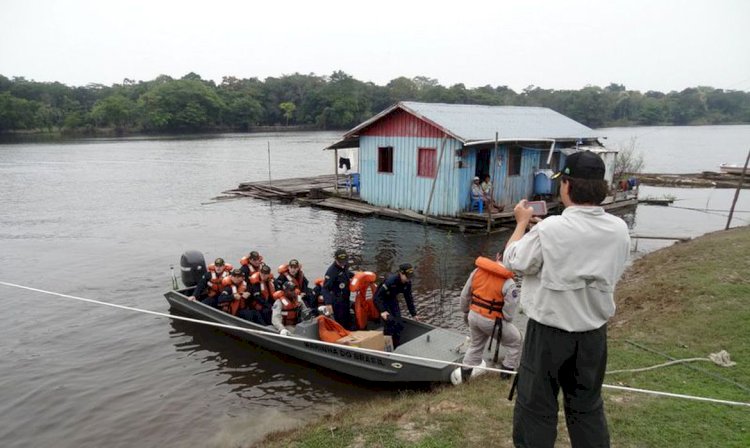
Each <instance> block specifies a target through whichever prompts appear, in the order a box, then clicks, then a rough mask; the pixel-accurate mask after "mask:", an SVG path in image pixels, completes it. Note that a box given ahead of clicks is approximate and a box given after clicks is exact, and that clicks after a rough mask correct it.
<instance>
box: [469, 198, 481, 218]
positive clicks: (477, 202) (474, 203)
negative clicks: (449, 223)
mask: <svg viewBox="0 0 750 448" xmlns="http://www.w3.org/2000/svg"><path fill="white" fill-rule="evenodd" d="M475 208H477V209H479V214H480V215H481V214H482V213H483V212H484V201H483V200H482V198H475V197H472V198H471V208H469V211H470V212H471V211H474V209H475Z"/></svg>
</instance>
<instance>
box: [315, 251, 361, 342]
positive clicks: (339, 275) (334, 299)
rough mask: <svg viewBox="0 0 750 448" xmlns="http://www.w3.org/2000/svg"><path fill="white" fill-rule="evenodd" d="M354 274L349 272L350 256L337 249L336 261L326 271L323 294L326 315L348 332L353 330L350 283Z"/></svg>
mask: <svg viewBox="0 0 750 448" xmlns="http://www.w3.org/2000/svg"><path fill="white" fill-rule="evenodd" d="M353 276H354V274H353V273H352V271H350V270H349V255H348V254H347V253H346V251H345V250H344V249H337V250H336V252H335V253H334V261H333V263H332V264H331V266H330V267H329V268H328V270H327V271H326V275H325V278H324V279H323V287H322V288H321V292H322V293H323V297H324V299H325V306H326V314H328V315H329V316H330V315H331V314H332V315H333V319H334V320H335V321H336V322H338V323H339V324H340V325H341V326H342V327H344V328H346V329H347V330H351V329H352V312H351V309H352V304H351V301H350V296H351V291H349V281H350V280H351V279H352V277H353Z"/></svg>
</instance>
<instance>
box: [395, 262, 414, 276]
mask: <svg viewBox="0 0 750 448" xmlns="http://www.w3.org/2000/svg"><path fill="white" fill-rule="evenodd" d="M398 271H399V272H401V273H402V274H404V275H406V276H407V277H411V276H412V275H414V266H412V265H411V263H403V264H401V265H399V267H398Z"/></svg>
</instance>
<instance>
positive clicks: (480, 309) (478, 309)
mask: <svg viewBox="0 0 750 448" xmlns="http://www.w3.org/2000/svg"><path fill="white" fill-rule="evenodd" d="M499 257H500V255H499V254H498V256H497V258H499ZM475 264H476V269H474V271H472V273H471V275H469V279H468V280H467V281H466V285H464V289H463V290H462V291H461V311H463V313H464V322H466V324H467V325H468V326H469V334H470V336H471V342H470V343H469V348H468V349H467V350H466V354H465V355H464V359H463V364H466V365H469V366H474V367H476V369H472V368H468V367H467V368H463V367H457V368H456V369H455V370H454V371H453V372H451V382H452V383H453V384H456V385H458V384H461V383H463V382H465V381H467V380H468V379H469V378H470V377H471V376H472V374H473V375H480V374H482V373H485V372H486V370H484V369H483V367H486V366H487V363H486V362H485V360H484V359H482V353H483V352H484V347H485V346H486V345H487V341H489V340H491V339H492V338H493V337H494V336H495V334H497V341H496V342H497V343H498V344H502V345H503V346H504V347H506V348H507V350H508V352H507V354H506V355H505V358H504V359H503V362H502V364H501V365H500V368H501V369H503V370H516V368H518V361H519V359H520V358H521V344H522V341H523V339H522V338H521V332H520V331H518V328H516V326H515V325H513V324H512V322H513V318H514V317H515V314H516V307H517V305H518V295H519V293H518V288H517V287H516V282H515V281H514V280H513V273H512V272H510V271H509V270H508V269H507V268H506V267H505V266H503V264H502V263H500V261H499V260H497V259H496V260H494V261H493V260H490V259H489V258H486V257H478V258H477V259H476V261H475ZM490 344H491V343H490ZM490 346H491V345H490ZM500 376H501V378H502V379H508V378H510V374H509V373H501V374H500Z"/></svg>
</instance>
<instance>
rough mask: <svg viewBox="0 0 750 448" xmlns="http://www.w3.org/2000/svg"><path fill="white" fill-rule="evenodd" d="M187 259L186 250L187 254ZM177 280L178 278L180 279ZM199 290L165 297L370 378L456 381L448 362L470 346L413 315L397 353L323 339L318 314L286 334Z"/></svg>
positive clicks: (191, 312)
mask: <svg viewBox="0 0 750 448" xmlns="http://www.w3.org/2000/svg"><path fill="white" fill-rule="evenodd" d="M193 258H195V257H193ZM201 258H202V255H201ZM184 259H185V255H183V260H184ZM204 269H205V268H204ZM182 273H183V283H185V275H184V274H185V273H186V267H185V266H184V265H183V266H182ZM174 280H175V282H176V279H174ZM188 283H192V281H188ZM193 289H194V285H191V286H189V287H185V288H183V289H175V290H170V291H168V292H166V293H165V294H164V296H165V297H166V299H167V302H169V305H170V310H171V311H173V312H177V313H179V314H183V315H187V316H189V317H192V318H197V319H200V320H205V321H208V322H214V323H219V324H224V325H228V326H231V327H235V328H224V327H222V330H223V331H225V332H227V333H229V334H232V335H234V336H236V337H238V338H240V339H243V340H246V341H250V342H252V343H254V344H257V345H258V346H260V347H263V348H264V349H267V350H271V351H274V352H278V353H283V354H285V355H288V356H292V357H294V358H297V359H301V360H303V361H307V362H309V363H311V364H314V365H317V366H321V367H324V368H327V369H331V370H335V371H337V372H341V373H344V374H347V375H350V376H353V377H356V378H360V379H363V380H367V381H374V382H395V383H411V382H417V383H432V382H450V374H451V372H452V371H453V370H454V369H455V368H456V367H455V366H454V365H451V364H448V363H456V362H460V361H461V360H462V359H463V355H464V352H465V349H466V342H467V338H466V336H464V335H462V334H460V333H457V332H454V331H450V330H446V329H443V328H439V327H436V326H434V325H430V324H427V323H424V322H419V321H416V320H413V319H409V318H403V323H404V329H403V331H402V333H401V344H400V345H399V346H398V347H396V348H395V349H394V350H393V351H392V352H387V351H374V350H368V349H363V348H359V347H355V346H349V345H341V344H335V343H328V342H322V341H320V340H319V339H318V321H317V320H316V319H311V320H307V321H303V322H300V323H299V324H297V326H296V327H295V330H294V332H293V333H292V334H291V335H289V336H280V335H279V332H278V330H276V328H274V327H273V326H271V325H261V324H257V323H254V322H250V321H248V320H245V319H242V318H240V317H237V316H233V315H231V314H228V313H225V312H223V311H221V310H218V309H216V308H213V307H210V306H208V305H205V304H203V303H201V302H199V301H191V300H189V299H188V297H189V296H190V295H191V294H192V291H193ZM373 324H374V323H373V322H371V323H370V324H369V325H370V326H371V327H368V329H371V330H378V329H379V330H382V326H380V327H379V328H378V326H377V325H375V326H373ZM242 329H249V330H255V331H251V332H250V331H244V330H242ZM399 355H408V356H413V357H417V358H410V357H405V356H399ZM441 361H445V362H441Z"/></svg>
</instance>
